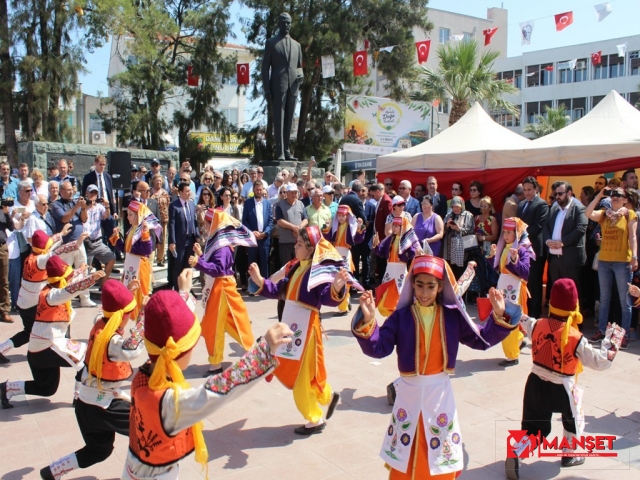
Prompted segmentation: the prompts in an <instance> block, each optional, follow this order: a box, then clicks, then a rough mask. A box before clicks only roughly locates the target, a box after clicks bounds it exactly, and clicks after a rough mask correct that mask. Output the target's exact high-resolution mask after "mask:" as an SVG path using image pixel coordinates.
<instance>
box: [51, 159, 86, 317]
mask: <svg viewBox="0 0 640 480" xmlns="http://www.w3.org/2000/svg"><path fill="white" fill-rule="evenodd" d="M65 163H66V162H65ZM59 166H60V164H58V167H59ZM49 209H50V210H51V216H52V217H53V219H54V220H55V222H56V225H55V226H56V233H60V232H61V231H62V227H64V225H65V224H66V223H70V224H71V225H72V227H73V228H72V230H71V233H69V234H68V235H67V236H65V237H64V238H63V242H64V243H69V242H75V241H76V240H78V238H79V237H80V235H82V233H83V231H84V223H85V222H86V221H87V218H88V215H87V202H86V201H85V199H84V198H83V197H80V198H78V200H77V201H76V200H73V185H72V184H71V182H68V181H67V182H62V183H61V184H60V198H59V199H58V200H56V201H55V202H53V203H52V204H51V205H50V206H49ZM60 258H62V260H63V261H64V262H65V263H68V264H69V265H73V267H74V268H80V266H81V265H83V264H85V263H87V252H86V250H85V248H84V245H83V246H81V247H80V248H79V249H78V250H76V251H74V252H69V253H64V254H62V255H60ZM80 306H81V307H95V306H96V304H95V303H94V302H92V301H91V300H90V299H89V293H88V291H85V292H83V293H81V294H80Z"/></svg>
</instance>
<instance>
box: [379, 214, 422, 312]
mask: <svg viewBox="0 0 640 480" xmlns="http://www.w3.org/2000/svg"><path fill="white" fill-rule="evenodd" d="M393 225H394V226H397V225H399V226H400V227H401V230H400V234H399V235H394V234H393V232H392V233H391V235H389V236H388V237H385V239H384V240H383V241H382V242H381V243H380V244H379V245H378V246H377V247H376V249H375V253H376V255H377V256H378V257H382V258H384V259H386V260H387V269H386V271H385V272H384V277H383V278H382V281H381V282H380V285H379V286H378V288H376V306H377V307H378V311H379V312H380V314H381V315H383V316H385V317H388V316H389V315H391V314H392V313H393V312H394V311H395V309H396V305H397V304H398V299H399V298H400V292H401V291H402V286H403V285H404V282H405V280H406V277H407V265H409V264H410V263H411V260H413V257H415V256H416V254H417V252H418V251H420V240H418V236H417V235H416V232H415V231H414V229H413V226H412V225H411V221H410V220H407V219H406V218H405V217H394V218H393Z"/></svg>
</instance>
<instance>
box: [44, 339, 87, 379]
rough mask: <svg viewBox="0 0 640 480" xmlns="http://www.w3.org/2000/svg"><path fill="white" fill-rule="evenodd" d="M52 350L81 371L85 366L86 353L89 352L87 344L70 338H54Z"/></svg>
mask: <svg viewBox="0 0 640 480" xmlns="http://www.w3.org/2000/svg"><path fill="white" fill-rule="evenodd" d="M51 350H53V351H54V352H56V353H57V354H58V355H59V356H60V357H62V358H63V359H64V360H65V361H66V362H67V363H68V364H69V365H71V366H72V367H73V368H75V369H76V371H78V372H79V371H80V370H82V369H83V368H84V355H85V353H87V344H86V343H84V342H79V341H77V340H71V339H70V338H54V339H53V340H52V341H51Z"/></svg>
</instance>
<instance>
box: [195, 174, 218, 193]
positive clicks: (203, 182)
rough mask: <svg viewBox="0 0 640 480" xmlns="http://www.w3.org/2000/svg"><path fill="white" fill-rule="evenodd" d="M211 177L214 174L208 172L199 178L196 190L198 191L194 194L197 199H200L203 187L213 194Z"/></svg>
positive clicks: (213, 188)
mask: <svg viewBox="0 0 640 480" xmlns="http://www.w3.org/2000/svg"><path fill="white" fill-rule="evenodd" d="M218 175H219V174H218ZM213 176H214V173H213V172H210V171H205V172H204V173H203V174H202V176H201V177H200V187H199V188H198V191H197V192H196V196H198V198H200V195H201V194H202V191H203V189H204V187H207V188H209V190H211V192H212V193H215V191H214V190H215V187H214V185H213ZM214 200H215V199H214Z"/></svg>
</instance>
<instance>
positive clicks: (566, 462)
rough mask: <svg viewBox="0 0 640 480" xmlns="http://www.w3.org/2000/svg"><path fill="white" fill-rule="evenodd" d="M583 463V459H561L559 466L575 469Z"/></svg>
mask: <svg viewBox="0 0 640 480" xmlns="http://www.w3.org/2000/svg"><path fill="white" fill-rule="evenodd" d="M583 463H584V457H562V461H561V462H560V464H561V465H562V466H563V467H575V466H578V465H582V464H583Z"/></svg>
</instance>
